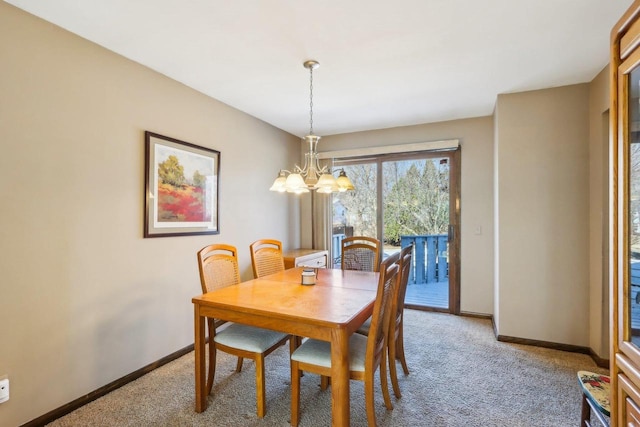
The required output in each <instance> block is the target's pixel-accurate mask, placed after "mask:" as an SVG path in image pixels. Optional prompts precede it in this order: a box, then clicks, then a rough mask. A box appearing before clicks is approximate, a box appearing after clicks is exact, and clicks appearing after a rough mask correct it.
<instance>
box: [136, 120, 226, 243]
mask: <svg viewBox="0 0 640 427" xmlns="http://www.w3.org/2000/svg"><path fill="white" fill-rule="evenodd" d="M144 135H145V156H144V159H145V181H144V186H145V188H144V193H145V197H144V199H145V210H144V212H145V215H144V237H145V238H148V237H171V236H190V235H199V234H219V233H220V223H219V218H220V215H219V210H218V194H219V181H220V152H219V151H217V150H213V149H210V148H205V147H201V146H198V145H195V144H191V143H188V142H185V141H180V140H178V139H175V138H170V137H168V136H163V135H159V134H157V133H154V132H150V131H145V133H144Z"/></svg>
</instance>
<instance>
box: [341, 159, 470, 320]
mask: <svg viewBox="0 0 640 427" xmlns="http://www.w3.org/2000/svg"><path fill="white" fill-rule="evenodd" d="M458 152H459V151H453V152H438V153H434V152H422V153H420V154H410V155H393V156H391V155H389V156H378V157H375V158H367V159H356V160H353V159H350V160H336V161H335V163H336V165H337V166H338V167H341V168H344V169H345V171H346V172H347V175H348V176H349V177H350V178H351V180H352V181H353V183H354V185H355V187H356V190H355V191H353V192H346V193H337V194H335V195H334V196H333V199H332V203H333V247H332V250H333V256H334V261H335V264H334V266H335V267H336V268H339V261H340V260H339V258H340V241H341V240H342V239H343V238H344V237H346V236H352V235H364V236H369V237H376V238H378V239H380V240H381V241H382V242H383V247H384V254H383V258H384V257H387V256H389V255H391V254H393V253H394V252H397V251H399V250H400V249H401V248H403V247H405V246H408V245H412V246H413V248H414V249H413V268H412V271H411V276H410V278H409V284H408V286H407V296H406V299H405V304H407V305H408V306H415V307H420V308H430V309H434V310H441V311H447V312H455V313H457V312H458V311H459V298H458V297H457V295H459V284H458V279H457V278H458V272H457V265H458V263H457V259H458V257H457V253H456V254H452V249H453V250H454V251H457V248H459V244H457V239H458V233H456V232H455V231H456V227H457V224H458V218H459V212H458V211H459V209H458V208H457V207H458V206H459V204H457V203H456V201H457V200H459V196H458V194H457V191H456V189H457V187H458V182H459V180H458V178H457V177H456V176H455V175H454V174H459V171H458V167H457V164H456V163H457V158H458V157H457V156H456V153H458ZM454 243H456V244H454ZM452 261H454V262H452ZM452 270H455V271H452Z"/></svg>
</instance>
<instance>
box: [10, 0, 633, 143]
mask: <svg viewBox="0 0 640 427" xmlns="http://www.w3.org/2000/svg"><path fill="white" fill-rule="evenodd" d="M5 1H7V3H11V4H13V5H16V6H18V7H20V8H22V9H24V10H26V11H27V12H30V13H32V14H34V15H37V16H39V17H41V18H43V19H45V20H47V21H50V22H52V23H54V24H56V25H59V26H61V27H63V28H66V29H67V30H69V31H71V32H73V33H76V34H78V35H80V36H82V37H84V38H86V39H88V40H91V41H93V42H95V43H97V44H99V45H102V46H104V47H106V48H107V49H110V50H112V51H114V52H116V53H119V54H121V55H123V56H125V57H127V58H130V59H132V60H134V61H136V62H138V63H140V64H143V65H145V66H147V67H149V68H152V69H154V70H156V71H158V72H160V73H162V74H165V75H167V76H169V77H171V78H173V79H175V80H178V81H180V82H182V83H184V84H185V85H187V86H190V87H192V88H194V89H196V90H198V91H200V92H202V93H205V94H207V95H210V96H211V97H213V98H216V99H218V100H220V101H222V102H224V103H226V104H229V105H231V106H233V107H235V108H238V109H239V110H242V111H245V112H247V113H249V114H251V115H252V116H255V117H258V118H260V119H262V120H264V121H265V122H268V123H271V124H272V125H274V126H276V127H278V128H281V129H284V130H285V131H288V132H290V133H292V134H295V135H298V136H303V135H305V134H307V133H308V131H309V72H308V71H307V70H306V69H304V68H303V67H302V63H303V62H304V61H305V60H307V59H315V60H317V61H319V62H320V64H321V66H320V68H319V69H318V70H316V71H315V72H314V100H313V101H314V107H313V109H314V117H313V119H314V133H316V134H318V135H321V136H324V135H331V134H336V133H344V132H351V131H358V130H367V129H378V128H387V127H394V126H403V125H412V124H419V123H429V122H437V121H443V120H451V119H459V118H467V117H477V116H486V115H490V114H491V113H492V112H493V107H494V105H495V101H496V97H497V95H498V94H501V93H510V92H521V91H526V90H532V89H541V88H547V87H554V86H562V85H568V84H574V83H583V82H588V81H590V80H592V79H593V78H594V77H595V76H596V75H597V73H598V72H600V71H601V70H602V68H603V67H604V66H605V65H606V64H607V62H608V55H609V35H610V32H611V28H612V27H613V25H614V24H615V23H616V21H617V20H618V18H619V17H620V16H621V15H622V14H623V13H624V11H625V10H626V9H627V7H629V6H630V5H631V3H632V0H535V1H534V0H527V1H525V0H484V1H478V0H317V1H309V0H235V1H229V0H91V1H86V0H5ZM214 119H215V118H212V120H214Z"/></svg>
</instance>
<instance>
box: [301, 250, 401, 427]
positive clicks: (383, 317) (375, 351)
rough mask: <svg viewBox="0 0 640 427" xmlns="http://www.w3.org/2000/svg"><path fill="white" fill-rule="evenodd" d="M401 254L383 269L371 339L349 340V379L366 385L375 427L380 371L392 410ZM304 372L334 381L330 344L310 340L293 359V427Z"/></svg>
mask: <svg viewBox="0 0 640 427" xmlns="http://www.w3.org/2000/svg"><path fill="white" fill-rule="evenodd" d="M398 258H399V254H397V253H396V254H395V255H392V256H391V257H389V258H387V259H386V260H385V261H384V262H383V263H382V265H381V267H380V279H379V281H378V287H377V294H376V300H375V303H374V306H373V315H372V318H371V319H372V320H371V328H370V329H369V332H370V333H369V336H366V337H365V336H364V335H361V334H355V333H354V334H353V335H351V337H350V338H349V376H350V378H351V379H352V380H359V381H364V395H365V404H366V411H367V422H368V425H369V426H370V427H375V426H376V425H377V424H376V413H375V406H374V375H375V372H376V370H379V371H380V382H381V386H382V387H381V388H382V395H383V397H384V403H385V406H386V408H387V409H388V410H391V409H393V405H392V404H391V398H390V396H389V387H388V384H387V369H386V366H387V359H386V356H387V339H388V331H389V320H390V316H391V308H392V304H393V301H392V299H393V295H394V293H395V288H396V286H397V285H398V278H399V275H398V271H399V267H398V263H397V260H398ZM302 371H307V372H312V373H315V374H319V375H321V376H323V377H331V344H330V343H329V342H327V341H318V340H314V339H307V340H306V341H305V342H304V343H302V344H301V345H300V346H299V347H298V348H297V349H296V350H295V351H294V352H293V354H292V355H291V425H292V426H294V427H295V426H297V425H298V423H299V422H300V374H301V372H302Z"/></svg>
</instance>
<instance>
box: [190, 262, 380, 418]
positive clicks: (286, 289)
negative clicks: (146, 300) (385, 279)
mask: <svg viewBox="0 0 640 427" xmlns="http://www.w3.org/2000/svg"><path fill="white" fill-rule="evenodd" d="M302 270H303V269H302V268H292V269H289V270H285V271H282V272H279V273H275V274H272V275H269V276H264V277H262V278H259V279H254V280H249V281H246V282H242V283H240V284H238V285H233V286H229V287H226V288H223V289H218V290H215V291H213V292H208V293H206V294H203V295H200V296H197V297H194V298H193V299H192V302H193V306H194V316H195V344H194V347H195V386H196V412H202V411H204V410H206V409H207V394H206V378H205V374H206V372H205V371H206V369H205V367H206V366H205V353H206V351H205V344H206V341H205V319H206V318H207V317H213V318H216V319H221V320H227V321H231V322H237V323H242V324H245V325H253V326H259V327H261V328H266V329H271V330H274V331H280V332H285V333H288V334H292V335H296V336H300V337H309V338H314V339H317V340H323V341H328V342H330V343H331V411H332V417H331V419H332V425H333V426H348V425H349V418H350V400H349V337H350V336H351V334H353V333H354V332H355V331H356V330H357V329H358V328H359V327H360V326H361V325H362V324H363V323H364V321H365V320H367V319H368V318H369V317H370V316H371V314H372V312H373V305H374V302H375V297H376V289H377V284H378V279H379V273H371V272H361V271H342V270H337V269H318V270H316V272H317V273H316V284H315V285H302V284H301V278H302Z"/></svg>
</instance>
